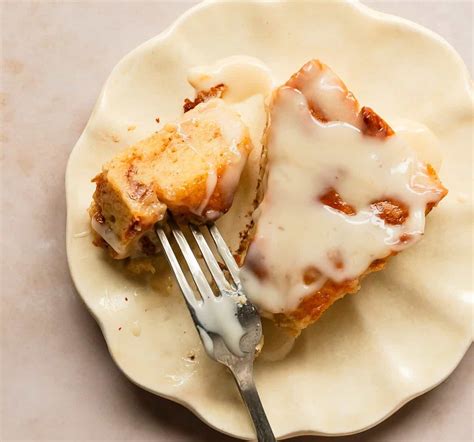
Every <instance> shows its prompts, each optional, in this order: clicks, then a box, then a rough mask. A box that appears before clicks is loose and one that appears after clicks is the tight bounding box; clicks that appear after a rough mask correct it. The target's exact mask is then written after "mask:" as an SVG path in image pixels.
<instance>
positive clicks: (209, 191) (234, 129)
mask: <svg viewBox="0 0 474 442" xmlns="http://www.w3.org/2000/svg"><path fill="white" fill-rule="evenodd" d="M200 119H201V120H207V121H212V122H214V123H216V124H217V125H218V127H219V129H220V131H221V134H222V136H223V138H224V140H225V142H226V143H227V144H228V145H229V149H230V150H231V152H232V153H233V159H232V161H231V162H230V163H229V164H227V166H226V171H225V176H224V177H223V179H222V178H219V177H218V175H217V170H216V169H215V166H214V164H212V162H208V176H207V180H206V193H205V195H204V198H203V199H202V201H201V204H200V205H199V207H198V208H197V209H195V208H192V207H190V208H189V209H190V211H191V212H193V213H195V214H196V215H198V216H202V215H203V214H204V216H205V218H206V219H209V220H213V219H215V218H216V217H217V216H216V215H217V213H216V212H215V211H212V210H210V211H208V212H206V213H204V210H205V208H206V207H207V205H208V203H209V201H210V199H211V197H212V195H213V193H214V192H215V190H216V188H217V185H219V190H220V191H221V192H222V194H223V195H225V196H226V197H227V198H228V200H229V202H230V201H232V198H233V196H234V193H235V191H236V189H237V184H238V182H239V179H240V175H241V173H242V170H243V167H244V166H245V162H246V160H247V155H246V154H243V153H242V152H241V151H240V150H239V149H238V147H237V146H238V145H239V144H240V143H241V142H242V141H243V139H244V137H245V135H246V127H245V125H244V124H243V123H242V121H241V119H240V115H239V114H238V112H236V111H234V110H233V109H231V108H230V107H229V106H228V105H227V104H226V103H225V102H224V101H223V100H221V99H219V98H212V99H210V100H209V101H207V102H205V103H202V104H200V105H198V106H196V107H195V108H194V109H192V110H191V111H189V112H186V113H185V114H184V116H183V117H182V119H181V121H180V122H179V124H178V125H177V129H178V132H179V134H180V135H181V136H182V137H183V139H184V140H186V145H187V146H188V147H189V148H190V149H192V150H193V152H195V153H196V154H197V155H199V156H201V157H202V155H201V152H200V151H199V149H197V148H196V147H195V146H193V144H192V143H191V140H190V138H191V137H190V136H189V133H188V132H189V131H190V130H192V126H193V124H194V123H195V122H196V121H197V120H200ZM190 123H191V126H190ZM189 127H191V129H190V128H189ZM227 176H229V177H234V178H235V179H233V180H232V179H230V178H229V179H227V178H226V177H227Z"/></svg>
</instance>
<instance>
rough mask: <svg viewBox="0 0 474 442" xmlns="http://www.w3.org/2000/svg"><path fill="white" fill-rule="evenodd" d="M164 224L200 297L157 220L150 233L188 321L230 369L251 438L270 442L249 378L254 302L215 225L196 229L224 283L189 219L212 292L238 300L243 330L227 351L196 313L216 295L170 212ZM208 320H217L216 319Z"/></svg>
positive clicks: (256, 333) (257, 329) (257, 325)
mask: <svg viewBox="0 0 474 442" xmlns="http://www.w3.org/2000/svg"><path fill="white" fill-rule="evenodd" d="M168 226H169V229H170V231H171V234H172V236H173V237H174V239H175V240H176V243H177V244H178V246H179V248H180V250H181V253H182V254H183V257H184V259H185V261H186V264H187V266H188V268H189V270H190V273H191V275H192V277H193V280H194V283H195V285H196V287H197V289H198V292H199V294H200V299H196V296H195V292H194V290H193V288H192V287H191V285H190V284H189V282H188V280H187V278H186V276H185V274H184V271H183V269H182V268H181V266H180V264H179V262H178V259H177V257H176V255H175V253H174V251H173V249H172V247H171V243H170V241H169V239H168V237H167V234H166V232H165V229H164V226H160V225H157V227H156V234H157V236H158V238H159V240H160V242H161V245H162V246H163V250H164V252H165V255H166V257H167V259H168V261H169V263H170V266H171V268H172V270H173V272H174V275H175V277H176V280H177V282H178V285H179V287H180V289H181V292H182V293H183V295H184V299H185V301H186V304H187V306H188V309H189V311H190V313H191V317H192V318H193V321H194V325H195V326H196V329H197V330H198V333H199V336H200V338H201V340H202V342H203V345H204V348H205V350H206V352H207V354H208V355H209V356H210V357H211V358H212V359H214V360H216V361H218V362H220V363H221V364H224V365H225V366H227V367H228V368H229V369H230V371H231V372H232V374H233V376H234V379H235V381H236V383H237V387H238V389H239V391H240V394H241V396H242V399H243V401H244V403H245V404H246V406H247V409H248V411H249V414H250V416H251V418H252V420H253V424H254V426H255V430H256V434H257V439H258V440H259V441H262V442H273V441H275V440H276V439H275V436H274V435H273V432H272V429H271V427H270V424H269V422H268V419H267V416H266V415H265V411H264V409H263V406H262V403H261V401H260V398H259V396H258V393H257V389H256V387H255V382H254V379H253V361H254V358H255V347H256V346H257V344H258V343H259V342H260V339H261V337H262V325H261V322H260V316H259V314H258V313H257V311H256V309H255V307H254V306H253V305H252V304H251V303H250V302H249V301H248V300H247V299H246V298H242V296H241V295H243V294H244V293H243V291H242V284H241V282H240V278H239V267H238V266H237V263H236V262H235V260H234V257H233V256H232V254H231V253H230V250H229V248H228V247H227V244H226V243H225V241H224V239H223V237H222V236H221V234H220V232H219V230H218V229H217V227H216V226H215V225H214V224H210V225H207V226H202V227H201V228H202V229H208V231H209V233H210V236H211V237H212V239H213V241H214V243H215V246H216V249H217V251H218V252H219V254H220V256H221V257H222V259H223V261H224V263H225V265H226V267H227V270H228V272H229V274H230V276H231V278H232V284H231V283H229V281H228V280H227V278H226V277H225V275H224V272H223V271H222V269H221V267H220V266H219V263H218V262H217V260H216V258H215V257H214V254H213V252H212V250H211V248H210V247H209V244H208V243H207V240H206V238H205V236H204V235H203V233H202V231H201V229H200V228H199V227H196V226H194V225H192V224H190V225H189V229H190V231H191V233H192V235H193V236H194V238H195V240H196V242H197V245H198V247H199V249H200V251H201V253H202V256H203V258H204V261H205V262H206V265H207V267H208V269H209V272H210V274H211V276H212V278H213V280H214V282H215V283H216V286H217V288H218V292H219V293H218V294H217V295H218V296H219V295H220V296H228V297H233V298H232V299H236V300H237V299H238V300H239V301H238V302H239V305H238V307H237V308H236V315H237V319H238V323H240V325H241V328H242V329H243V331H244V333H243V336H242V339H240V341H239V343H238V348H234V349H233V351H231V350H230V349H229V347H232V345H230V344H229V342H227V343H226V342H225V339H224V337H223V336H221V334H219V332H218V331H217V329H216V328H215V327H214V330H210V329H209V328H212V327H209V324H207V328H206V324H205V323H204V322H206V321H203V320H202V315H200V314H199V313H200V312H201V311H203V310H204V311H205V309H206V308H208V307H209V306H211V304H210V303H212V302H215V301H216V295H215V294H214V292H213V290H212V288H211V286H210V284H209V283H208V281H207V279H206V276H205V275H204V273H203V271H202V269H201V267H200V265H199V263H198V261H197V259H196V257H195V256H194V253H193V251H192V249H191V246H190V245H189V243H188V241H187V239H186V237H185V235H184V233H183V231H182V230H181V229H180V228H179V226H178V224H177V223H176V222H175V221H174V220H173V218H172V216H171V215H170V216H169V217H168ZM236 303H237V301H236ZM208 310H211V314H212V312H214V313H218V312H216V311H215V310H214V309H212V306H211V307H210V308H208ZM206 315H207V317H209V312H207V313H206ZM213 319H216V320H219V318H213ZM211 323H212V321H211Z"/></svg>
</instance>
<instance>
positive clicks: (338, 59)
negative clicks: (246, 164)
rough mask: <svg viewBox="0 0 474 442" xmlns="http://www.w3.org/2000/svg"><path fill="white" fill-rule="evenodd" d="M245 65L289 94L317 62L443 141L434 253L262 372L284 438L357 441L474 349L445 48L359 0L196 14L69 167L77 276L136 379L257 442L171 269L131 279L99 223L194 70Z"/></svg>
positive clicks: (112, 98) (466, 153)
mask: <svg viewBox="0 0 474 442" xmlns="http://www.w3.org/2000/svg"><path fill="white" fill-rule="evenodd" d="M125 32H126V30H125ZM236 54H246V55H252V56H255V57H258V58H260V59H262V60H263V61H264V62H265V63H266V64H267V65H268V66H269V67H270V68H271V69H272V71H273V72H274V73H275V75H276V77H277V79H278V80H281V81H284V80H285V79H286V78H287V77H288V76H289V75H290V74H291V73H292V72H294V71H295V70H297V69H298V68H299V67H300V66H301V65H302V64H303V63H304V62H305V61H307V60H309V59H310V58H314V57H317V58H319V59H321V60H323V61H324V62H325V63H327V64H329V65H330V66H331V67H332V68H333V69H334V70H335V72H336V73H338V74H339V75H340V77H341V78H342V79H344V81H345V82H346V83H347V84H348V86H349V87H350V89H351V90H353V91H354V93H355V95H356V96H357V97H358V98H359V101H360V102H361V103H363V104H365V105H369V106H372V107H373V108H374V109H376V110H377V112H379V113H380V114H381V115H382V116H384V117H385V118H386V119H387V120H388V121H389V122H390V120H391V118H395V117H402V118H408V119H413V120H417V121H420V122H422V123H424V124H425V125H427V126H428V127H430V128H431V130H432V131H433V132H434V133H435V134H436V135H437V136H438V137H439V139H440V141H441V147H442V151H443V154H444V164H443V167H442V169H441V174H440V175H441V178H442V180H443V182H444V183H445V185H446V186H447V187H448V188H449V190H450V193H449V195H448V197H447V198H446V199H445V200H444V201H443V202H442V203H441V204H440V207H439V208H437V209H436V210H434V211H433V213H432V214H431V215H430V216H429V218H428V226H427V231H426V235H425V238H424V240H423V241H421V242H420V243H419V244H418V245H416V246H415V247H413V248H412V249H410V250H408V251H406V252H404V253H402V254H401V255H399V256H397V257H395V258H393V259H392V260H391V262H390V264H389V266H388V268H387V269H386V270H385V271H383V272H381V273H378V274H375V275H372V276H370V277H369V278H367V279H366V280H365V281H364V284H363V288H362V290H361V291H360V292H359V294H357V295H356V296H347V297H346V298H344V299H343V300H342V301H339V302H338V303H337V304H336V305H335V306H334V307H332V308H331V309H330V310H329V311H328V312H327V313H326V314H325V315H324V316H323V318H322V319H321V320H320V321H319V322H318V323H316V324H315V325H314V326H312V327H310V328H309V329H308V330H306V331H305V332H304V333H303V334H302V336H301V337H300V338H299V339H298V341H297V343H296V345H295V347H294V349H293V350H292V352H291V353H290V354H289V356H288V357H287V358H286V359H284V360H282V361H279V362H269V361H265V360H263V358H259V360H258V361H257V363H256V367H255V372H256V373H255V376H256V383H257V385H258V388H259V391H260V393H261V397H262V400H263V403H264V404H265V406H266V409H267V411H268V415H269V419H270V421H271V423H272V424H273V427H274V429H275V433H276V435H277V436H279V437H286V436H290V435H297V434H327V435H336V434H348V433H353V432H358V431H361V430H363V429H366V428H368V427H370V426H373V425H375V424H376V423H378V422H380V421H381V420H383V419H385V418H386V417H387V416H389V415H390V414H392V413H393V412H394V411H395V410H397V409H398V408H399V407H401V406H402V405H403V404H404V403H406V402H407V401H409V400H410V399H412V398H414V397H415V396H417V395H419V394H421V393H423V392H425V391H427V390H429V389H431V388H433V387H434V386H435V385H437V384H439V383H440V382H441V381H442V380H443V379H445V378H446V377H447V376H448V375H449V374H450V373H451V371H452V370H453V369H454V368H455V367H456V365H457V364H458V362H459V361H460V359H461V358H462V356H463V354H464V353H465V351H466V349H467V348H468V346H469V345H470V343H471V341H472V299H473V298H472V292H471V290H472V288H471V287H472V282H471V268H470V263H471V236H470V235H471V232H472V230H471V228H472V217H471V214H472V211H471V209H472V207H471V203H470V201H471V198H470V195H469V192H470V191H471V184H470V183H471V181H470V179H471V177H472V172H471V167H472V163H471V161H470V159H471V142H472V121H471V112H472V97H471V84H470V81H469V76H468V74H467V71H466V69H465V67H464V65H463V63H462V61H461V59H460V57H459V56H458V55H457V54H456V53H455V52H454V50H453V49H452V48H451V47H450V46H449V45H448V44H447V43H446V42H445V41H443V40H442V39H441V38H439V37H438V36H437V35H435V34H433V33H431V32H429V31H427V30H425V29H423V28H421V27H419V26H417V25H415V24H413V23H410V22H407V21H405V20H401V19H399V18H395V17H391V16H388V15H383V14H379V13H377V12H374V11H372V10H370V9H368V8H366V7H364V6H362V5H360V4H358V3H353V2H335V1H329V2H308V1H306V2H299V1H287V2H285V1H283V2H279V3H270V2H261V3H256V2H237V3H235V2H224V3H214V2H209V3H203V4H200V5H198V6H197V7H195V8H193V9H191V10H190V11H189V12H188V13H186V14H185V15H184V16H183V17H181V18H180V19H179V20H178V21H177V22H176V23H175V24H174V25H173V26H172V27H171V28H170V29H169V30H168V31H167V32H165V33H163V34H162V35H160V36H158V37H156V38H154V39H152V40H150V41H148V42H146V43H145V44H143V45H141V46H140V47H139V48H137V49H136V50H134V51H133V52H131V53H130V54H129V55H127V56H126V57H125V58H124V59H123V60H122V61H121V62H120V63H119V64H118V65H117V67H116V68H115V69H114V71H113V72H112V74H111V76H110V78H109V79H108V80H107V82H106V84H105V86H104V89H103V90H102V93H101V95H100V97H99V99H98V102H97V105H96V107H95V109H94V112H93V114H92V116H91V118H90V121H89V123H88V125H87V127H86V129H85V130H84V133H83V134H82V136H81V138H80V140H79V141H78V142H77V145H76V146H75V148H74V150H73V152H72V154H71V157H70V161H69V165H68V170H67V183H66V187H67V200H68V201H67V202H68V221H67V248H68V259H69V265H70V269H71V273H72V276H73V279H74V282H75V284H76V286H77V289H78V291H79V293H80V294H81V296H82V297H83V299H84V301H85V303H86V304H87V306H88V308H89V309H90V310H91V312H92V314H93V315H94V316H95V318H96V319H97V321H98V322H99V324H100V326H101V328H102V331H103V333H104V336H105V339H106V340H107V344H108V346H109V350H110V353H111V355H112V357H113V358H114V360H115V361H116V363H117V364H118V366H119V367H120V368H121V369H122V370H123V372H124V373H125V374H126V376H128V377H129V378H130V379H131V380H132V381H133V382H135V383H137V384H138V385H140V386H142V387H143V388H145V389H147V390H149V391H152V392H154V393H156V394H158V395H160V396H164V397H167V398H170V399H172V400H174V401H177V402H180V403H182V404H183V405H185V406H186V407H188V408H190V409H191V410H193V411H194V412H195V413H196V414H197V415H198V416H200V417H201V418H202V419H203V420H204V421H205V422H207V423H208V424H209V425H211V426H213V427H215V428H217V429H218V430H221V431H223V432H226V433H229V434H232V435H234V436H237V437H241V438H251V437H253V431H252V427H251V424H250V422H249V419H248V418H247V414H246V411H245V409H244V407H243V406H242V404H241V402H240V399H239V396H238V393H237V392H236V389H235V388H234V385H233V382H232V379H231V377H230V375H229V374H228V373H227V372H226V371H225V369H224V368H223V367H222V366H220V365H218V364H217V363H214V362H213V361H211V360H209V359H208V358H207V357H206V356H205V354H204V353H203V350H202V349H201V344H200V342H199V340H198V338H197V335H196V333H195V330H194V328H193V325H192V323H191V320H190V318H189V316H188V312H187V311H186V308H185V306H184V304H183V301H182V299H181V296H179V295H178V294H177V293H176V289H175V287H173V282H172V279H171V278H170V277H169V274H168V273H167V272H166V267H165V266H164V267H163V276H161V277H158V279H159V278H161V279H162V280H161V281H157V280H156V279H155V280H154V281H152V286H155V287H157V286H160V284H163V280H166V282H169V284H170V289H169V290H165V291H163V290H159V291H156V290H154V289H153V287H152V286H150V285H147V284H145V283H143V282H140V281H139V280H134V279H131V278H128V277H127V276H125V275H124V273H123V272H121V270H120V265H119V264H115V265H112V264H111V263H110V261H109V260H107V259H106V258H105V256H104V253H103V252H102V251H101V250H100V249H97V248H95V247H93V246H92V245H91V238H90V235H88V234H87V232H88V230H89V228H88V216H87V213H86V209H87V207H88V205H89V203H90V200H91V195H92V191H93V185H92V184H91V183H90V179H91V177H93V176H94V175H95V174H96V173H97V172H98V171H99V169H100V166H101V164H102V163H103V162H105V161H106V160H107V159H109V158H110V157H112V156H113V155H114V154H115V153H116V152H118V151H119V150H120V149H122V148H123V147H125V146H126V145H128V144H130V143H132V142H134V141H137V140H138V139H140V138H143V137H145V136H147V135H148V134H149V133H151V132H152V131H155V130H156V129H157V127H158V126H157V124H156V122H155V118H156V117H158V116H159V117H160V118H161V121H167V120H168V121H169V120H171V119H173V118H174V117H175V116H176V115H177V114H178V112H179V111H180V107H181V103H182V100H183V98H184V97H186V96H191V95H192V93H193V92H192V89H191V87H190V86H189V85H187V83H186V72H187V69H188V68H189V67H191V66H194V65H199V64H209V63H212V62H214V61H216V60H218V59H220V58H223V57H227V56H229V55H236ZM130 126H136V129H135V130H128V128H129V127H130ZM83 232H85V233H83ZM229 240H231V239H229ZM191 354H193V355H194V359H192V358H191V357H190V356H191Z"/></svg>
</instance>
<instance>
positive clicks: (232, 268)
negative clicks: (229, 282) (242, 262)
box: [208, 224, 241, 287]
mask: <svg viewBox="0 0 474 442" xmlns="http://www.w3.org/2000/svg"><path fill="white" fill-rule="evenodd" d="M208 228H209V232H210V233H211V236H212V239H213V240H214V243H215V244H216V247H217V250H218V251H219V254H220V255H221V256H222V259H223V260H224V262H225V264H226V266H227V268H228V269H229V272H230V274H231V276H232V279H233V280H234V282H235V284H236V285H237V286H238V287H240V285H241V284H240V278H239V266H238V265H237V263H236V262H235V259H234V257H233V256H232V253H230V250H229V247H227V244H226V242H225V241H224V238H222V235H221V233H220V232H219V229H218V228H217V226H216V225H215V224H211V225H210V226H208Z"/></svg>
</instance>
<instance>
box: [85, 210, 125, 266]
mask: <svg viewBox="0 0 474 442" xmlns="http://www.w3.org/2000/svg"><path fill="white" fill-rule="evenodd" d="M91 227H92V228H93V229H94V230H95V231H96V232H97V234H99V235H100V236H101V237H102V238H103V239H104V241H106V242H107V244H108V245H109V246H110V247H112V249H114V250H115V252H117V254H118V258H125V257H127V256H128V254H129V250H128V248H127V247H125V246H124V245H123V243H122V242H121V241H120V239H119V238H118V236H117V235H116V234H115V233H114V231H113V230H112V229H111V228H110V227H109V226H108V225H107V224H105V223H104V224H100V223H99V222H97V220H96V219H95V218H94V217H92V219H91Z"/></svg>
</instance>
